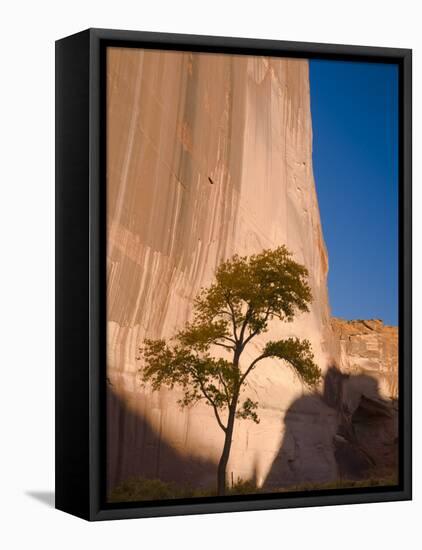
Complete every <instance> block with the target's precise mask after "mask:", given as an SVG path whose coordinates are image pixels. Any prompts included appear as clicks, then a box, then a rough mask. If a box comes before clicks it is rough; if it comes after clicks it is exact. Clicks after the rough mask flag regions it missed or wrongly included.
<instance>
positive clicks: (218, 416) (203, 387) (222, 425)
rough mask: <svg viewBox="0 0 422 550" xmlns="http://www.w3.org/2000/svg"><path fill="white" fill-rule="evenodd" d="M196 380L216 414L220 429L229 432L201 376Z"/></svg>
mask: <svg viewBox="0 0 422 550" xmlns="http://www.w3.org/2000/svg"><path fill="white" fill-rule="evenodd" d="M196 380H197V382H198V384H199V386H200V388H201V391H202V393H203V394H204V396H205V398H206V399H207V400H208V401H209V403H210V404H211V406H212V408H213V410H214V414H215V418H216V419H217V423H218V425H219V426H220V428H221V429H222V430H223V432H226V431H227V428H226V426H225V425H224V424H223V423H222V421H221V418H220V415H219V413H218V409H217V405H216V404H215V402H214V400H213V399H212V397H210V396H209V395H208V392H207V390H206V389H205V386H204V383H203V382H202V380H201V379H200V377H199V376H196Z"/></svg>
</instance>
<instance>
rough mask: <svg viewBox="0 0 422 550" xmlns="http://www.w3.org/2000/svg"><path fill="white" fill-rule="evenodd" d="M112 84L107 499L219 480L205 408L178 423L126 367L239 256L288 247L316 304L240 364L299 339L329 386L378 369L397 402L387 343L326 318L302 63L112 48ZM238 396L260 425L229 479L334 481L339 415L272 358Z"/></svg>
mask: <svg viewBox="0 0 422 550" xmlns="http://www.w3.org/2000/svg"><path fill="white" fill-rule="evenodd" d="M107 73H108V78H107V117H108V132H107V136H108V141H107V197H108V199H107V224H108V250H107V260H108V284H107V317H108V327H107V331H108V334H107V341H108V343H107V354H108V355H107V373H108V379H109V382H110V384H109V394H110V395H109V403H108V405H109V406H108V416H107V426H108V482H109V486H110V487H112V486H114V485H115V484H116V483H117V482H119V481H121V480H123V479H126V478H128V477H130V476H132V475H146V476H150V477H160V478H162V479H176V480H178V481H190V482H191V483H199V484H202V485H211V484H212V483H213V482H214V477H215V463H216V462H217V460H218V458H219V454H220V452H221V446H222V433H221V431H220V430H219V428H218V427H217V426H216V424H215V421H214V418H213V415H212V411H211V410H210V409H209V408H208V407H207V406H205V405H202V404H198V405H196V406H195V407H193V408H192V409H188V410H185V411H180V409H179V407H178V405H177V403H176V401H177V399H178V398H179V397H180V396H179V395H178V394H177V392H176V391H168V390H162V391H160V392H155V393H152V392H151V391H149V390H148V389H146V390H143V389H142V388H141V387H140V383H139V378H138V377H137V369H138V366H139V365H138V364H137V362H136V356H137V348H138V346H139V345H140V344H141V343H142V341H143V339H144V338H145V337H152V338H156V337H166V338H167V337H170V336H172V335H173V334H174V332H175V331H176V330H177V329H178V328H180V327H181V326H182V325H183V324H184V323H185V322H186V321H187V320H188V319H189V318H190V315H191V313H192V300H193V298H194V297H195V295H196V294H197V293H198V291H199V289H200V288H201V287H202V286H206V285H208V284H209V283H210V282H211V281H212V279H213V274H214V271H215V268H216V266H217V265H218V264H219V263H220V261H221V260H223V259H225V258H228V257H230V256H232V255H233V254H234V253H240V254H251V253H254V252H258V251H261V250H262V249H263V248H275V247H276V246H278V245H280V244H285V245H286V246H287V247H288V248H289V249H290V250H291V251H292V252H293V253H294V259H295V260H296V261H299V262H301V263H303V264H304V265H306V267H307V268H308V270H309V273H310V284H311V288H312V292H313V296H314V301H313V304H312V308H311V311H310V313H309V314H303V315H301V316H299V317H298V318H297V319H296V320H295V321H294V322H293V323H291V324H288V325H285V324H284V325H283V324H281V323H273V326H272V327H271V330H270V332H269V333H268V334H267V335H265V337H262V338H261V340H258V341H257V342H256V349H255V350H254V349H252V350H251V351H250V354H251V356H252V355H253V354H254V353H255V352H257V350H258V348H259V347H260V346H262V344H263V342H264V341H265V340H266V339H268V338H271V337H277V338H280V337H283V336H298V337H301V338H308V339H310V340H311V342H312V346H313V350H314V353H315V358H316V361H317V362H318V364H319V366H320V367H321V368H322V370H323V372H324V373H326V372H327V370H328V369H329V367H332V366H333V365H334V364H335V365H337V366H338V367H339V368H340V370H342V371H343V370H344V369H349V370H351V369H353V368H355V366H359V368H361V369H362V368H365V369H366V370H368V369H371V368H372V367H373V369H377V368H378V367H379V368H378V370H383V372H384V371H385V379H386V380H387V379H388V382H386V384H387V386H388V388H389V389H388V391H389V392H390V394H391V395H392V396H395V395H396V393H395V392H396V389H395V390H394V389H393V386H394V373H393V371H394V361H396V359H394V358H392V359H391V361H390V359H389V360H388V361H389V362H388V361H387V362H385V361H384V359H385V357H387V356H388V357H390V355H389V354H390V352H391V350H392V349H393V347H394V345H393V344H392V345H391V346H390V348H388V346H384V344H383V343H382V342H384V340H382V338H381V339H377V337H376V336H374V331H372V332H371V333H368V334H366V333H365V332H364V331H363V329H362V327H360V326H359V327H357V326H356V327H355V326H354V325H351V326H350V327H349V326H348V325H347V324H342V323H341V322H338V321H334V322H333V325H332V322H331V319H330V310H329V303H328V296H327V286H326V277H327V270H328V260H327V252H326V249H325V245H324V241H323V236H322V231H321V223H320V217H319V210H318V202H317V196H316V191H315V184H314V179H313V172H312V125H311V113H310V98H309V80H308V78H309V77H308V64H307V61H306V60H293V59H278V58H263V57H260V58H258V57H245V56H227V55H216V54H189V53H180V52H162V51H146V50H137V49H130V48H127V49H120V48H111V49H109V53H108V60H107ZM355 329H356V330H357V332H356V333H355V332H353V331H354V330H355ZM361 329H362V330H361ZM359 330H360V331H361V332H359ZM368 330H369V329H368ZM375 332H376V331H375ZM361 333H362V334H361ZM377 346H378V347H377ZM383 346H384V347H383ZM375 348H376V349H375ZM387 348H388V349H387ZM375 351H376V353H377V354H378V355H377V359H376V360H375V362H374V361H372V359H371V358H372V357H373V354H374V353H375ZM382 353H384V355H382ZM365 354H366V355H365ZM371 354H372V355H371ZM391 357H392V356H391ZM365 358H366V359H367V361H365ZM245 359H248V358H245ZM249 359H250V357H249ZM371 361H372V362H371ZM377 361H378V363H377ZM377 365H378V366H377ZM387 386H386V387H387ZM386 391H387V390H386ZM248 392H249V393H250V395H251V396H252V397H253V398H255V399H256V398H258V399H259V403H260V410H259V413H260V417H261V423H260V424H259V425H255V424H253V423H252V422H247V421H245V422H239V423H238V424H237V426H236V428H235V435H234V443H233V448H232V452H231V458H230V464H229V471H230V472H231V474H232V475H233V477H234V479H237V477H241V478H243V479H248V478H251V477H254V478H255V479H256V481H257V483H258V484H259V485H262V484H263V483H264V482H265V480H266V479H267V478H270V477H271V476H272V478H273V479H274V480H275V481H274V483H276V484H280V483H285V482H287V481H289V480H290V481H292V482H294V481H295V480H296V479H300V480H302V481H307V480H311V481H325V480H331V479H335V478H336V477H337V475H338V463H337V460H336V455H335V452H334V451H335V449H334V447H333V441H334V439H333V438H335V436H336V434H337V431H338V426H339V416H338V410H337V409H336V408H335V407H334V408H333V407H332V406H330V405H329V404H327V403H326V402H324V400H323V399H321V398H320V397H318V396H308V395H306V394H305V392H304V389H303V387H302V386H301V384H300V383H299V381H298V380H297V379H296V378H295V377H294V375H293V374H292V372H291V371H290V370H289V369H288V368H282V367H280V365H279V364H278V363H276V362H274V361H272V360H267V361H266V362H265V363H263V364H262V366H261V367H260V368H259V369H257V370H256V372H255V373H253V376H252V377H251V380H250V384H249V388H248ZM298 403H300V404H301V405H300V407H299V409H298V410H294V411H292V408H295V407H296V408H297V404H298ZM287 414H290V416H292V418H290V417H289V422H287V421H286V415H287ZM290 420H292V422H290ZM292 424H293V425H294V427H295V428H297V430H295V429H294V430H292ZM310 427H311V429H310ZM293 432H295V433H293ZM296 432H297V433H296ZM280 448H282V449H283V458H282V459H280ZM310 456H311V457H313V459H312V461H311V463H309V460H308V459H309V457H310ZM279 459H280V460H281V462H280V460H279ZM277 460H279V462H280V464H279V467H277ZM287 478H289V479H287Z"/></svg>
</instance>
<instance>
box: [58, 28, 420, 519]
mask: <svg viewBox="0 0 422 550" xmlns="http://www.w3.org/2000/svg"><path fill="white" fill-rule="evenodd" d="M110 45H114V46H116V45H118V46H124V47H137V48H155V49H166V50H186V51H195V52H219V53H231V54H240V55H242V54H248V55H267V56H288V57H301V58H302V57H303V58H307V59H313V58H320V59H331V60H354V61H367V62H377V63H394V64H397V65H398V68H399V388H400V390H399V391H400V400H399V422H400V429H399V433H400V436H399V439H400V441H399V449H400V452H399V464H400V478H399V484H398V486H397V487H373V488H355V489H347V490H346V489H342V490H339V489H333V490H324V491H306V492H301V493H299V492H298V493H295V494H291V493H290V494H286V495H281V494H272V495H259V496H256V495H253V496H238V497H225V498H217V497H215V498H211V497H210V498H201V499H189V500H186V501H174V502H171V501H160V502H157V503H154V504H151V503H146V504H141V503H135V504H118V505H116V504H113V505H111V504H107V503H106V502H105V483H104V482H105V413H104V410H105V384H106V376H105V364H106V363H105V353H106V343H105V321H106V319H105V273H106V270H105V261H106V257H105V246H106V231H105V201H106V197H105V190H104V188H105V186H104V181H105V168H104V166H105V138H106V135H105V131H106V128H105V100H104V96H105V92H104V89H105V86H104V78H105V49H106V48H107V46H110ZM411 124H412V52H411V50H408V49H395V48H379V47H367V46H345V45H332V44H312V43H303V42H284V41H273V40H257V39H245V38H227V37H216V36H196V35H183V34H165V33H152V32H137V31H121V30H106V29H88V30H85V31H83V32H80V33H78V34H75V35H72V36H69V37H66V38H64V39H62V40H58V41H57V42H56V508H58V509H59V510H63V511H65V512H68V513H70V514H74V515H76V516H79V517H81V518H84V519H87V520H108V519H122V518H138V517H151V516H171V515H184V514H201V513H215V512H231V511H243V510H264V509H274V508H292V507H304V506H326V505H335V504H354V503H369V502H383V501H397V500H409V499H411V498H412V442H411V441H412V396H411V391H412V387H411V360H412V356H411V354H412V351H411V343H412V342H411V339H412V305H411V299H412V294H411V293H412V290H411V287H412V280H411V270H412V259H411V249H412V243H411V227H412V222H411V200H412V198H411V195H412V190H411V177H412V174H411V169H412V126H411Z"/></svg>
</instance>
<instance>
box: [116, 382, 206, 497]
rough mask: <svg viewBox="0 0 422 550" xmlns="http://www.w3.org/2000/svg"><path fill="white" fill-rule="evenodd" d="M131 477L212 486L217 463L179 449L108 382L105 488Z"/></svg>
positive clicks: (194, 485) (196, 485) (193, 485)
mask: <svg viewBox="0 0 422 550" xmlns="http://www.w3.org/2000/svg"><path fill="white" fill-rule="evenodd" d="M137 398H138V399H139V396H138V397H137ZM134 477H142V478H146V479H160V480H161V481H165V482H174V483H177V484H179V485H180V484H185V485H189V486H192V487H210V486H211V487H213V486H214V485H215V479H216V464H214V463H213V462H212V461H208V460H201V459H199V458H196V457H192V456H184V455H182V454H181V453H179V452H178V451H177V450H176V449H174V448H173V447H171V446H170V445H169V444H168V443H166V442H165V441H164V440H163V438H162V437H160V435H159V434H158V433H156V432H155V431H154V430H153V429H152V427H151V426H150V424H149V422H148V420H147V419H145V418H143V417H142V416H141V415H140V414H138V413H136V412H135V411H134V410H133V407H130V404H129V403H128V402H127V401H125V400H124V399H122V398H121V397H120V396H119V395H117V394H116V392H115V391H113V389H112V387H110V386H108V388H107V490H108V491H111V490H112V489H113V488H115V487H116V486H117V485H119V484H120V483H121V482H123V481H127V480H129V479H131V478H134Z"/></svg>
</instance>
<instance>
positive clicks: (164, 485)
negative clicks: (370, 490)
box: [108, 475, 397, 503]
mask: <svg viewBox="0 0 422 550" xmlns="http://www.w3.org/2000/svg"><path fill="white" fill-rule="evenodd" d="M391 485H397V479H396V476H394V475H390V476H385V477H370V478H367V479H361V480H347V479H338V480H336V481H330V482H326V483H302V484H299V485H290V486H287V487H278V488H271V489H269V488H265V487H264V488H258V487H257V486H256V484H255V483H254V482H253V481H250V480H246V481H244V480H242V479H240V478H238V479H237V481H236V483H235V484H234V485H233V486H232V487H230V488H229V489H228V491H227V494H228V495H252V494H257V493H261V494H265V493H291V492H298V491H318V490H319V491H323V490H330V489H353V488H358V487H376V486H379V487H380V486H381V487H386V486H391ZM216 495H217V493H216V490H215V488H212V487H209V488H207V487H205V488H200V487H196V488H195V487H191V486H189V485H185V486H183V485H178V484H176V483H172V482H165V481H161V480H160V479H146V478H141V477H138V478H132V479H129V480H127V481H124V482H123V483H121V484H120V485H118V486H117V487H116V488H114V489H113V490H112V491H111V493H110V495H109V499H108V500H109V502H116V503H118V502H137V501H154V500H172V499H180V498H200V497H210V496H216Z"/></svg>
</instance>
